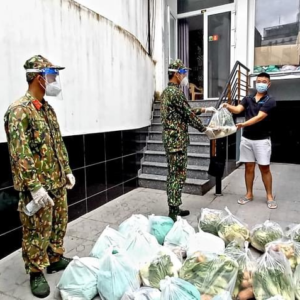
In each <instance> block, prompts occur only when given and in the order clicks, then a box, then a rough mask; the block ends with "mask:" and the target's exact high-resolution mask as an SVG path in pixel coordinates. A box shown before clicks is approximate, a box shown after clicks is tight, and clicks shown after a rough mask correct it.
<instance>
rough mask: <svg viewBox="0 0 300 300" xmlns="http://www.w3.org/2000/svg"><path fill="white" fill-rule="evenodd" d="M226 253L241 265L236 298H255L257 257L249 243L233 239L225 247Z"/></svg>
mask: <svg viewBox="0 0 300 300" xmlns="http://www.w3.org/2000/svg"><path fill="white" fill-rule="evenodd" d="M225 254H227V255H228V256H229V257H231V258H233V259H234V260H235V261H236V262H237V263H238V265H239V270H238V275H237V280H236V284H235V289H234V292H233V297H234V299H239V300H248V299H252V298H254V293H253V274H254V271H255V269H256V263H255V259H254V257H253V255H252V253H251V251H250V250H249V243H248V242H245V243H243V241H233V242H231V243H230V244H229V245H228V246H227V247H226V249H225Z"/></svg>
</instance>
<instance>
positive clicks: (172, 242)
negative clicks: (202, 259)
mask: <svg viewBox="0 0 300 300" xmlns="http://www.w3.org/2000/svg"><path fill="white" fill-rule="evenodd" d="M194 234H195V229H194V228H193V227H192V226H191V225H189V223H188V222H187V220H184V219H182V218H181V217H177V221H176V222H175V224H174V226H173V227H172V229H171V230H170V231H169V233H168V234H167V236H166V238H165V243H164V246H166V247H168V248H169V249H171V250H174V249H177V250H178V248H180V249H182V250H183V251H186V249H187V246H188V242H189V240H190V237H191V236H192V235H194Z"/></svg>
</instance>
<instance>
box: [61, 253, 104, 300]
mask: <svg viewBox="0 0 300 300" xmlns="http://www.w3.org/2000/svg"><path fill="white" fill-rule="evenodd" d="M99 266H100V260H99V259H97V258H94V257H82V258H79V257H77V256H75V257H74V258H73V260H72V261H71V262H70V263H69V265H68V266H67V268H66V269H65V271H64V272H63V274H62V276H61V278H60V280H59V283H58V284H57V288H58V289H59V291H60V294H61V297H62V299H63V300H91V299H93V298H94V297H95V296H96V295H97V294H98V291H97V273H98V271H99Z"/></svg>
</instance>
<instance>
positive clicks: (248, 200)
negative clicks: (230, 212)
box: [238, 197, 253, 205]
mask: <svg viewBox="0 0 300 300" xmlns="http://www.w3.org/2000/svg"><path fill="white" fill-rule="evenodd" d="M251 201H253V199H248V198H246V197H243V198H240V199H239V200H238V204H240V205H245V204H247V203H249V202H251Z"/></svg>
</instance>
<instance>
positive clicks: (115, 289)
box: [97, 249, 140, 300]
mask: <svg viewBox="0 0 300 300" xmlns="http://www.w3.org/2000/svg"><path fill="white" fill-rule="evenodd" d="M97 277H98V283H97V288H98V292H99V295H100V298H101V299H102V300H120V299H121V298H122V296H123V295H124V294H125V293H126V292H134V291H136V290H137V289H139V287H140V281H139V274H138V270H137V269H136V268H135V264H134V263H133V261H132V260H131V258H130V256H129V255H127V254H126V253H125V252H123V253H121V252H119V253H118V252H116V251H112V249H109V251H108V252H107V253H106V254H105V255H104V256H103V258H102V259H100V265H99V271H98V274H97Z"/></svg>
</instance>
